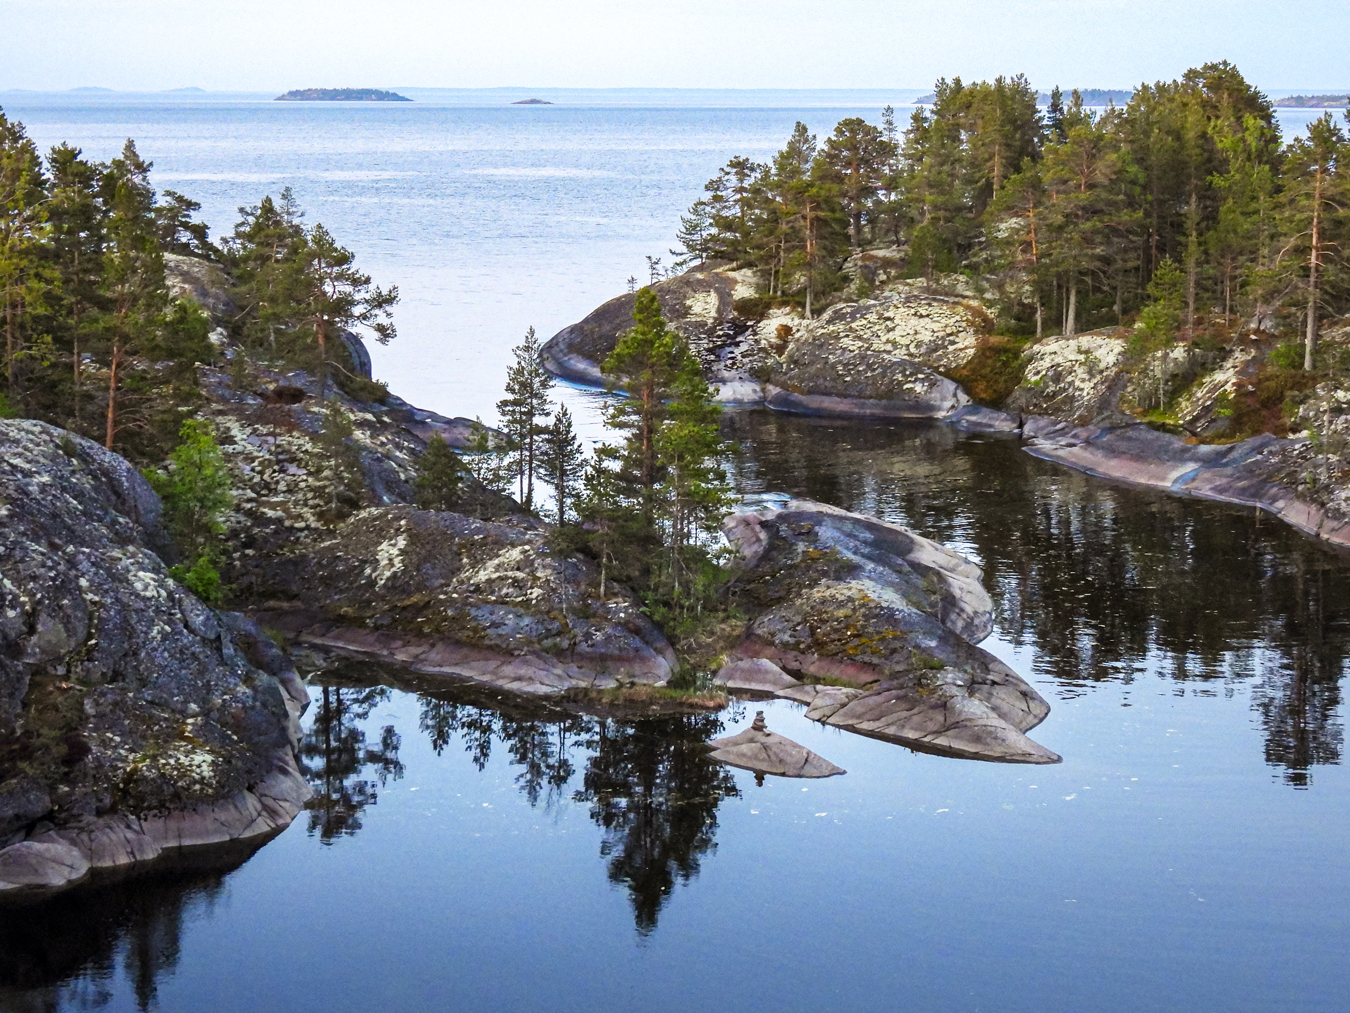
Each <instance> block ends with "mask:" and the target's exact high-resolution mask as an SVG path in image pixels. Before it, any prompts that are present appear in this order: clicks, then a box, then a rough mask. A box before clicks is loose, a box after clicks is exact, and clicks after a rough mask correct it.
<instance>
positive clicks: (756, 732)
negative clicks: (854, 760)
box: [708, 711, 844, 777]
mask: <svg viewBox="0 0 1350 1013" xmlns="http://www.w3.org/2000/svg"><path fill="white" fill-rule="evenodd" d="M708 745H709V746H711V747H712V750H713V751H712V752H711V753H710V754H709V755H710V756H711V757H712V758H713V759H714V760H717V761H718V762H719V763H725V764H728V765H729V766H732V767H740V768H741V769H742V770H753V771H754V772H755V773H756V774H777V775H778V776H779V777H833V776H834V775H835V774H842V773H844V768H843V767H836V766H835V765H834V764H833V763H831V762H830V761H829V760H827V759H825V758H824V757H823V756H819V755H817V754H816V753H813V752H811V750H809V749H807V748H806V747H805V746H803V745H801V744H800V743H797V742H793V741H792V740H791V739H789V738H785V737H784V736H782V735H779V734H777V733H775V732H771V731H769V729H768V728H767V727H765V724H764V712H763V711H760V712H759V713H758V714H757V715H756V716H755V723H754V725H753V726H752V727H750V728H747V729H746V730H745V731H743V732H741V733H740V734H738V735H732V736H730V737H729V738H725V739H713V740H712V741H711V742H709V743H708Z"/></svg>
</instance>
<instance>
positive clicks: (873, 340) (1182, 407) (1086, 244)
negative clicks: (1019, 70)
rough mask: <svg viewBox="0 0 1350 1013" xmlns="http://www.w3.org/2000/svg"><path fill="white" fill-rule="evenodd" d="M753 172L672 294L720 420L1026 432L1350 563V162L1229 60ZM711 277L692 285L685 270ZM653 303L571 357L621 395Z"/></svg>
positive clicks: (598, 322) (852, 143) (566, 344)
mask: <svg viewBox="0 0 1350 1013" xmlns="http://www.w3.org/2000/svg"><path fill="white" fill-rule="evenodd" d="M934 94H935V102H934V103H933V105H932V106H931V108H924V107H921V108H918V109H916V110H915V111H914V112H913V114H912V116H911V117H910V120H909V122H908V123H907V124H899V123H897V122H896V120H895V117H894V114H893V112H892V110H891V109H890V108H887V109H885V110H883V112H882V115H881V117H880V122H879V123H878V124H872V123H869V122H867V121H866V120H865V119H863V118H862V117H849V118H847V119H844V120H842V121H840V122H839V123H838V124H836V125H835V127H834V129H833V131H832V132H831V133H830V134H829V135H828V136H826V137H825V138H823V139H819V140H818V138H817V136H816V135H815V134H813V133H811V131H810V130H809V129H808V128H807V126H806V125H805V124H803V123H798V124H797V126H796V128H795V130H794V131H793V133H792V135H791V136H790V137H789V138H788V140H787V143H786V144H785V146H784V147H783V148H782V149H781V150H780V151H779V152H778V153H777V154H776V155H775V156H774V157H773V158H772V159H769V160H767V161H758V160H756V159H753V158H747V157H739V156H738V157H734V158H731V159H729V160H728V161H727V162H726V163H725V165H724V166H723V168H722V169H721V170H720V171H719V172H718V174H717V175H716V176H715V177H714V178H713V179H711V180H709V182H708V183H707V185H706V187H705V189H704V194H703V195H702V196H701V197H700V198H699V199H698V200H696V201H695V202H694V203H693V205H692V207H691V208H690V210H689V212H688V214H687V215H685V216H684V217H683V219H682V224H681V227H680V230H679V233H678V238H679V241H680V243H681V249H679V250H677V251H675V254H674V256H676V257H677V258H678V259H677V260H676V261H675V263H674V264H673V265H672V267H673V268H674V270H673V271H670V270H668V269H663V268H661V266H660V261H659V259H658V258H651V261H650V269H651V276H650V279H649V280H650V282H651V283H652V285H653V287H654V290H655V291H656V293H657V294H658V297H659V298H660V299H661V303H662V306H663V307H664V309H665V311H666V314H667V316H668V318H669V320H670V322H671V324H672V326H673V327H674V328H675V329H677V330H678V331H679V332H680V333H681V334H682V335H684V336H685V337H686V339H687V340H688V341H689V342H690V346H691V349H692V350H693V352H694V354H696V355H697V356H699V357H700V361H701V363H702V366H703V369H704V371H705V374H706V375H707V376H708V377H709V379H710V380H711V381H712V382H713V383H714V384H715V385H716V386H717V387H718V390H719V393H718V397H719V399H720V400H723V401H728V402H740V403H749V404H755V403H763V404H767V405H769V406H770V407H774V408H779V409H783V410H789V411H800V412H811V413H820V414H842V415H852V416H862V417H868V416H870V417H896V416H926V417H934V418H946V419H950V420H952V421H954V422H956V423H957V424H958V425H961V426H963V427H965V428H986V429H991V430H996V431H1001V432H1008V433H1017V434H1021V435H1022V437H1023V438H1024V439H1026V440H1027V445H1028V449H1030V450H1032V451H1033V452H1034V453H1037V454H1039V455H1041V456H1044V457H1048V458H1051V459H1054V460H1059V461H1062V462H1064V463H1066V464H1072V465H1074V466H1076V467H1081V468H1084V469H1086V470H1090V471H1093V472H1095V473H1098V474H1105V475H1110V476H1112V477H1116V478H1122V479H1125V480H1128V481H1136V482H1141V483H1143V484H1148V485H1154V486H1158V487H1161V488H1165V489H1169V490H1171V491H1173V492H1179V493H1182V494H1185V495H1197V496H1207V497H1211V498H1216V499H1222V500H1226V501H1230V502H1239V503H1246V504H1249V505H1255V506H1259V507H1261V508H1263V509H1268V510H1270V511H1271V512H1273V513H1275V514H1276V515H1278V516H1281V517H1283V518H1284V519H1286V520H1288V521H1289V522H1290V523H1293V524H1295V525H1296V526H1298V527H1299V528H1300V529H1302V530H1304V531H1307V532H1308V533H1310V534H1312V535H1315V536H1316V537H1319V538H1322V539H1325V540H1328V541H1331V542H1333V543H1337V544H1350V490H1348V489H1347V478H1350V461H1348V460H1347V447H1350V410H1347V409H1348V407H1350V318H1347V316H1346V314H1347V312H1350V289H1347V287H1346V285H1345V277H1346V270H1347V267H1350V262H1348V261H1347V259H1346V256H1347V251H1350V232H1347V230H1348V229H1350V219H1347V217H1346V215H1345V211H1344V209H1345V207H1346V206H1347V203H1350V147H1348V146H1347V139H1346V133H1345V121H1344V118H1343V117H1339V116H1336V115H1335V114H1333V113H1331V112H1327V113H1325V114H1323V115H1322V116H1321V117H1319V118H1318V119H1316V120H1314V121H1313V122H1312V123H1311V124H1309V125H1308V127H1307V130H1306V133H1304V134H1302V135H1300V136H1297V137H1294V138H1290V139H1288V140H1286V139H1285V138H1283V137H1282V135H1281V131H1280V127H1279V124H1278V122H1277V121H1276V118H1275V112H1274V107H1273V105H1272V103H1271V102H1270V100H1269V99H1268V98H1267V97H1266V96H1265V95H1263V94H1262V93H1261V92H1259V91H1258V90H1256V89H1255V88H1253V87H1252V86H1251V85H1250V84H1248V83H1247V82H1246V81H1245V80H1244V79H1243V78H1242V76H1241V74H1240V73H1239V72H1238V70H1237V68H1235V67H1234V66H1232V65H1231V64H1228V63H1214V64H1206V65H1204V66H1202V67H1199V68H1196V69H1193V70H1190V71H1188V72H1187V73H1186V74H1185V75H1183V76H1182V77H1181V78H1180V79H1178V80H1175V81H1160V82H1157V83H1155V84H1145V85H1141V86H1140V87H1139V88H1137V89H1135V90H1134V92H1133V93H1132V96H1131V98H1130V100H1129V102H1128V103H1126V104H1125V105H1124V106H1108V107H1106V108H1104V109H1092V108H1089V107H1088V105H1087V103H1086V102H1085V101H1084V97H1083V96H1082V95H1081V94H1079V93H1071V94H1069V95H1067V96H1066V95H1064V94H1063V93H1062V92H1061V91H1060V90H1059V89H1055V90H1054V91H1052V92H1051V93H1050V101H1049V104H1048V106H1047V107H1046V108H1045V109H1041V108H1040V107H1039V106H1038V101H1037V99H1038V96H1037V93H1036V91H1035V90H1034V89H1033V88H1032V87H1031V86H1030V84H1029V83H1028V82H1027V80H1026V79H1025V78H1024V77H1021V76H1018V77H1013V78H1002V77H1000V78H997V79H995V80H994V81H992V82H985V81H982V82H977V83H973V84H965V83H963V82H962V81H961V80H960V79H954V80H952V81H945V80H944V81H939V82H938V85H937V88H936V89H935V92H934ZM681 272H683V273H681ZM633 298H634V297H633V296H632V295H621V296H618V297H616V298H615V299H614V300H612V301H611V302H610V303H607V304H606V305H605V306H602V307H600V308H599V309H597V310H596V311H595V312H594V313H593V314H591V315H590V316H589V317H587V318H586V319H584V320H582V321H579V322H578V323H577V324H574V325H572V326H570V327H567V328H565V329H564V330H563V331H561V332H560V333H559V334H557V335H555V336H554V337H553V338H552V339H550V341H548V342H546V343H545V346H544V350H543V355H544V359H545V362H546V363H547V364H548V365H549V367H550V369H552V370H553V371H554V372H555V373H557V374H559V375H562V376H564V377H567V378H569V379H572V380H575V381H578V382H583V383H598V382H603V376H602V372H603V371H602V369H601V364H602V363H603V361H604V359H605V356H606V355H608V354H609V350H610V349H611V348H613V347H616V342H617V340H618V336H619V334H620V333H621V332H622V330H623V327H624V326H625V325H624V324H623V318H624V317H625V315H626V314H627V313H628V312H629V311H630V307H631V305H632V301H633Z"/></svg>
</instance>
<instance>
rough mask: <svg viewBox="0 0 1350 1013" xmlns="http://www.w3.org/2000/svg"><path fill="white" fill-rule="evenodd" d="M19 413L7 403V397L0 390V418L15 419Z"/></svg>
mask: <svg viewBox="0 0 1350 1013" xmlns="http://www.w3.org/2000/svg"><path fill="white" fill-rule="evenodd" d="M18 417H19V413H18V412H17V411H15V409H14V408H13V407H12V406H11V405H10V403H9V397H8V396H7V395H6V394H5V392H4V391H0V419H17V418H18Z"/></svg>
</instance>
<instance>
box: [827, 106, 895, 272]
mask: <svg viewBox="0 0 1350 1013" xmlns="http://www.w3.org/2000/svg"><path fill="white" fill-rule="evenodd" d="M822 155H823V158H824V163H825V168H826V176H827V178H828V179H829V181H830V182H831V183H832V184H834V186H835V187H836V188H837V193H838V195H839V202H840V204H841V206H842V209H843V213H844V214H845V215H846V216H847V218H848V222H849V242H850V245H851V247H852V249H853V252H855V253H856V252H858V251H859V250H861V249H862V243H863V222H864V220H865V219H866V218H867V216H868V215H869V213H870V212H871V211H872V209H873V206H874V205H875V203H876V200H877V196H878V194H880V192H881V188H882V186H883V184H884V183H885V180H886V166H887V163H888V162H889V161H890V159H891V148H890V144H889V142H888V141H887V140H886V138H885V137H884V136H882V133H881V131H880V130H878V129H877V128H876V127H874V126H872V124H870V123H868V122H867V121H866V120H864V119H862V118H861V117H859V116H850V117H848V118H846V119H842V120H840V121H839V122H838V123H837V124H836V125H835V128H834V134H833V135H832V136H830V137H829V138H828V139H827V140H826V141H825V148H824V151H823V152H822Z"/></svg>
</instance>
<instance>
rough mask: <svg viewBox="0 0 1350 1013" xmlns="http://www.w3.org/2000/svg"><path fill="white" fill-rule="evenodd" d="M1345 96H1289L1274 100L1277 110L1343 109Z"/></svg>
mask: <svg viewBox="0 0 1350 1013" xmlns="http://www.w3.org/2000/svg"><path fill="white" fill-rule="evenodd" d="M1346 99H1347V96H1346V95H1344V94H1341V95H1290V96H1288V97H1287V98H1278V99H1276V100H1275V106H1276V108H1279V109H1344V108H1345V106H1346Z"/></svg>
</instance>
